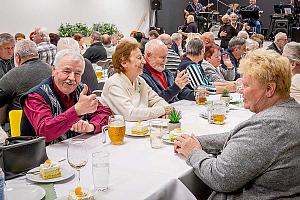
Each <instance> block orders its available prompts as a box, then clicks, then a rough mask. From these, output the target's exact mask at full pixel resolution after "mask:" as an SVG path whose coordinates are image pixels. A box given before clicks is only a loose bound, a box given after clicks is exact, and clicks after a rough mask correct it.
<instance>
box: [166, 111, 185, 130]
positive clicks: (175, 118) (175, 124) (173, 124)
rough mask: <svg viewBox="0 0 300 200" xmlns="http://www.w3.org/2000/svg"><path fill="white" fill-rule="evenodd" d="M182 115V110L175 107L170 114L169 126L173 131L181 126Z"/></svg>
mask: <svg viewBox="0 0 300 200" xmlns="http://www.w3.org/2000/svg"><path fill="white" fill-rule="evenodd" d="M181 118H182V116H181V111H177V110H176V109H173V110H172V111H171V112H170V114H169V123H168V128H169V131H172V130H174V129H176V128H180V127H181V123H180V120H181Z"/></svg>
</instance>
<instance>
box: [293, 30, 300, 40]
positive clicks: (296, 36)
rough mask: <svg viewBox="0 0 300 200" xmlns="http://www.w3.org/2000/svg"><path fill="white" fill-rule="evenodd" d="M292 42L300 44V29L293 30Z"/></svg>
mask: <svg viewBox="0 0 300 200" xmlns="http://www.w3.org/2000/svg"><path fill="white" fill-rule="evenodd" d="M292 41H294V42H300V27H293V28H292Z"/></svg>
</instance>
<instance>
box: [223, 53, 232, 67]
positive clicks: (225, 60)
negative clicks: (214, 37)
mask: <svg viewBox="0 0 300 200" xmlns="http://www.w3.org/2000/svg"><path fill="white" fill-rule="evenodd" d="M222 60H223V63H224V65H226V67H227V69H232V68H233V64H232V62H231V60H230V57H229V55H228V54H223V56H222Z"/></svg>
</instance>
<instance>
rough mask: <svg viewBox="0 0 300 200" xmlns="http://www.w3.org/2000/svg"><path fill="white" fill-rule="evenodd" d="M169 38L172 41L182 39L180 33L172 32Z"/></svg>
mask: <svg viewBox="0 0 300 200" xmlns="http://www.w3.org/2000/svg"><path fill="white" fill-rule="evenodd" d="M171 39H172V41H176V40H182V35H181V34H180V33H173V34H172V35H171Z"/></svg>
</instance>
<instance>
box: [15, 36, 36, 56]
mask: <svg viewBox="0 0 300 200" xmlns="http://www.w3.org/2000/svg"><path fill="white" fill-rule="evenodd" d="M16 54H18V55H19V56H20V57H21V58H22V59H29V58H38V57H39V54H38V50H37V46H36V44H35V42H33V41H31V40H28V39H23V40H20V41H18V42H17V43H16V46H15V49H14V55H15V56H16Z"/></svg>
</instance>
